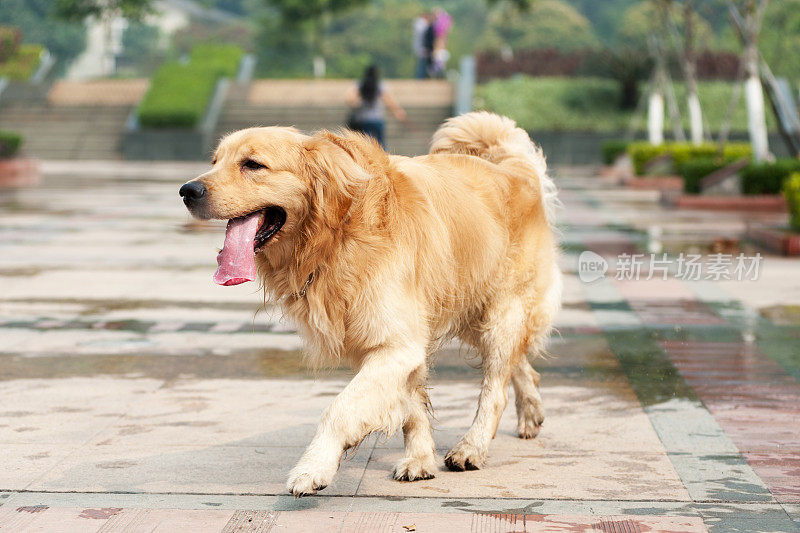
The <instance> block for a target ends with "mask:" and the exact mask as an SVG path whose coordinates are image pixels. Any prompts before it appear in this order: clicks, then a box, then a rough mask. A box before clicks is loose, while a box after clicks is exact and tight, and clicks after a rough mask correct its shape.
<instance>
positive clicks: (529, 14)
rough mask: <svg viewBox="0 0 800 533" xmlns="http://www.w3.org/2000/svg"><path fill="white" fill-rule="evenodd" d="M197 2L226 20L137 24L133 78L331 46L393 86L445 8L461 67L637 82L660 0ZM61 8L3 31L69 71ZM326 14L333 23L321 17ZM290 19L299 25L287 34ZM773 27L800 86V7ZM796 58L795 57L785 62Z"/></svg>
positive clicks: (73, 50)
mask: <svg viewBox="0 0 800 533" xmlns="http://www.w3.org/2000/svg"><path fill="white" fill-rule="evenodd" d="M194 1H195V3H196V4H197V5H198V6H200V7H202V8H205V9H208V10H213V11H215V12H216V13H221V14H223V15H224V16H223V18H224V20H223V21H220V18H219V17H217V18H214V17H210V18H202V17H201V18H192V20H191V22H190V24H189V25H187V26H186V27H185V28H183V29H181V30H179V31H178V32H177V33H176V34H175V35H174V36H173V38H172V39H171V40H169V41H168V42H166V43H165V42H163V39H159V38H157V37H156V32H157V29H156V28H155V27H154V26H150V25H148V23H147V21H146V20H145V21H144V22H136V23H131V24H129V26H128V28H127V30H125V36H124V44H125V50H124V52H123V55H122V59H123V62H122V64H123V65H124V66H125V70H124V73H125V74H126V75H148V74H150V73H152V72H153V71H154V69H155V68H156V67H157V66H158V64H160V63H161V62H163V61H166V60H177V59H179V58H181V57H182V56H185V55H186V54H187V53H188V51H189V50H191V49H192V47H194V46H195V45H197V44H203V43H221V42H224V43H233V44H237V45H239V46H241V47H242V48H243V49H245V50H247V51H251V52H253V53H255V54H256V55H257V56H258V57H259V64H258V67H257V68H258V74H259V75H261V76H267V77H296V76H309V75H310V74H311V71H312V68H311V62H312V57H313V56H314V55H315V52H316V49H317V48H319V47H320V42H321V43H322V45H321V50H322V54H323V55H324V56H325V57H326V58H327V60H328V64H327V75H328V76H329V77H351V76H354V75H357V74H359V73H360V72H361V70H362V69H363V67H364V66H366V65H367V64H368V63H369V62H370V61H376V62H378V63H379V64H380V65H381V66H382V67H383V70H384V73H385V75H387V76H390V77H404V76H410V75H411V73H412V71H413V63H414V60H413V57H411V54H410V43H411V24H412V20H413V19H414V17H416V16H418V15H419V14H420V13H421V12H422V11H424V10H430V9H432V8H434V7H442V8H444V9H446V10H447V11H448V12H449V13H450V14H451V15H452V16H453V19H454V21H455V25H454V27H453V31H452V33H451V36H450V40H449V49H450V52H451V55H452V58H451V63H450V65H451V66H454V65H457V62H458V60H459V58H460V57H461V56H463V55H465V54H476V53H492V52H495V53H497V54H500V53H501V52H502V56H503V57H504V58H505V59H508V57H509V56H513V55H515V54H516V53H518V52H522V51H530V50H542V49H553V50H557V51H558V52H563V53H570V52H581V53H586V54H587V57H591V58H592V62H593V63H594V64H593V65H591V64H590V65H586V66H585V68H584V69H583V70H586V69H588V70H590V71H591V74H592V75H599V76H603V77H612V78H614V77H620V76H621V74H620V71H622V70H627V74H626V75H627V76H628V77H630V75H631V72H632V71H639V70H642V69H641V65H640V64H641V59H640V58H638V57H634V55H635V54H633V53H631V52H630V51H639V52H640V54H639V55H641V52H642V51H646V48H647V36H648V35H649V34H651V33H652V32H653V30H654V26H653V25H654V24H655V20H656V18H657V17H655V16H654V8H653V2H651V1H649V0H602V1H600V0H533V1H532V3H531V7H530V8H528V9H520V7H519V4H524V3H525V2H524V1H522V2H518V1H516V0H494V1H489V0H369V1H366V0H313V1H305V0H194ZM673 4H674V5H675V6H676V9H674V10H673V12H674V16H673V22H674V25H675V28H676V35H677V34H678V33H680V32H681V31H682V27H683V20H682V15H681V9H680V4H681V2H679V1H677V0H673ZM695 4H696V6H697V7H696V10H697V14H698V19H697V21H696V24H695V34H696V48H697V49H698V50H699V51H700V52H703V51H706V50H710V51H715V52H726V51H727V52H735V53H738V51H739V50H740V44H739V42H738V39H737V38H736V35H735V34H734V33H733V31H732V30H731V25H730V21H729V19H728V13H727V9H726V5H725V1H724V0H703V1H702V2H695ZM57 5H58V1H57V0H2V1H0V25H9V26H14V27H17V28H19V29H20V30H21V31H22V35H23V40H24V42H25V43H35V44H41V45H44V46H45V47H46V48H47V49H48V50H50V52H51V53H53V54H54V55H55V56H57V57H58V58H59V59H61V60H62V61H61V62H60V64H61V65H62V66H63V65H64V64H65V63H66V62H68V61H69V60H71V59H72V58H74V57H75V56H76V55H78V54H79V53H80V52H81V51H82V50H83V48H84V46H85V44H86V32H85V27H84V25H83V24H81V23H72V22H65V21H63V20H61V19H59V18H57V17H56V16H54V11H55V8H56V7H57ZM160 5H162V4H161V1H155V3H154V7H155V9H156V12H158V10H159V6H160ZM320 9H322V10H327V11H328V14H327V15H326V16H323V17H318V18H316V19H315V18H313V16H314V15H315V14H318V13H317V12H318V11H320ZM301 12H302V13H301ZM282 14H283V15H285V16H282ZM287 14H288V16H291V17H292V18H293V19H297V20H296V21H295V22H296V23H291V24H287V22H286V15H287ZM301 15H302V16H301ZM309 16H311V18H308V17H309ZM764 27H765V28H767V29H768V30H767V31H764V32H763V35H762V39H761V51H762V53H763V54H764V56H765V58H766V59H767V61H768V62H769V63H770V65H771V66H772V68H773V70H774V71H775V73H776V74H777V75H780V76H785V77H787V78H789V79H792V80H797V79H798V78H800V53H796V51H797V50H800V0H776V1H773V2H771V3H770V6H769V8H768V10H767V13H766V16H765V23H764ZM672 45H673V46H680V43H677V42H674V43H672ZM790 50H791V51H795V53H786V51H790ZM612 56H616V61H612ZM627 59H631V60H632V61H633V62H634V63H637V64H635V65H632V66H630V67H628V66H626V67H624V68H622V65H621V64H620V62H625V61H627ZM612 63H614V64H612ZM601 67H602V68H601ZM592 69H593V70H592ZM615 72H616V73H615ZM582 73H583V71H581V72H580V73H579V74H582Z"/></svg>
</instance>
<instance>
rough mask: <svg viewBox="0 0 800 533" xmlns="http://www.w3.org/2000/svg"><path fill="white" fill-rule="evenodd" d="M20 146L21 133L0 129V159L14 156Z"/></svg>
mask: <svg viewBox="0 0 800 533" xmlns="http://www.w3.org/2000/svg"><path fill="white" fill-rule="evenodd" d="M20 146H22V135H20V134H19V133H14V132H11V131H2V130H0V159H8V158H11V157H14V156H15V155H16V153H17V152H18V151H19V148H20Z"/></svg>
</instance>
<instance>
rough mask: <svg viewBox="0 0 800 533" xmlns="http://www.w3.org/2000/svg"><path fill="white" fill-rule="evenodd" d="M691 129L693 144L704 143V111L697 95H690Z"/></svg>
mask: <svg viewBox="0 0 800 533" xmlns="http://www.w3.org/2000/svg"><path fill="white" fill-rule="evenodd" d="M688 104H689V127H690V129H691V134H692V144H694V145H698V144H702V142H703V111H702V109H701V108H700V98H698V96H697V93H694V92H693V93H689V98H688Z"/></svg>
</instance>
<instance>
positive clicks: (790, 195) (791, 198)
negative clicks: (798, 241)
mask: <svg viewBox="0 0 800 533" xmlns="http://www.w3.org/2000/svg"><path fill="white" fill-rule="evenodd" d="M783 196H785V197H786V203H787V204H789V226H790V227H791V228H792V230H793V231H800V172H795V173H794V174H791V175H790V176H789V177H788V178H786V180H785V181H784V182H783Z"/></svg>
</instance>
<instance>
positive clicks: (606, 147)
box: [602, 139, 630, 165]
mask: <svg viewBox="0 0 800 533" xmlns="http://www.w3.org/2000/svg"><path fill="white" fill-rule="evenodd" d="M629 144H630V141H625V140H622V139H615V140H611V141H605V142H604V143H603V145H602V150H603V162H604V163H605V164H606V165H613V164H614V161H616V160H617V158H618V157H619V156H620V155H622V154H624V153H625V151H626V150H627V149H628V145H629Z"/></svg>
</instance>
